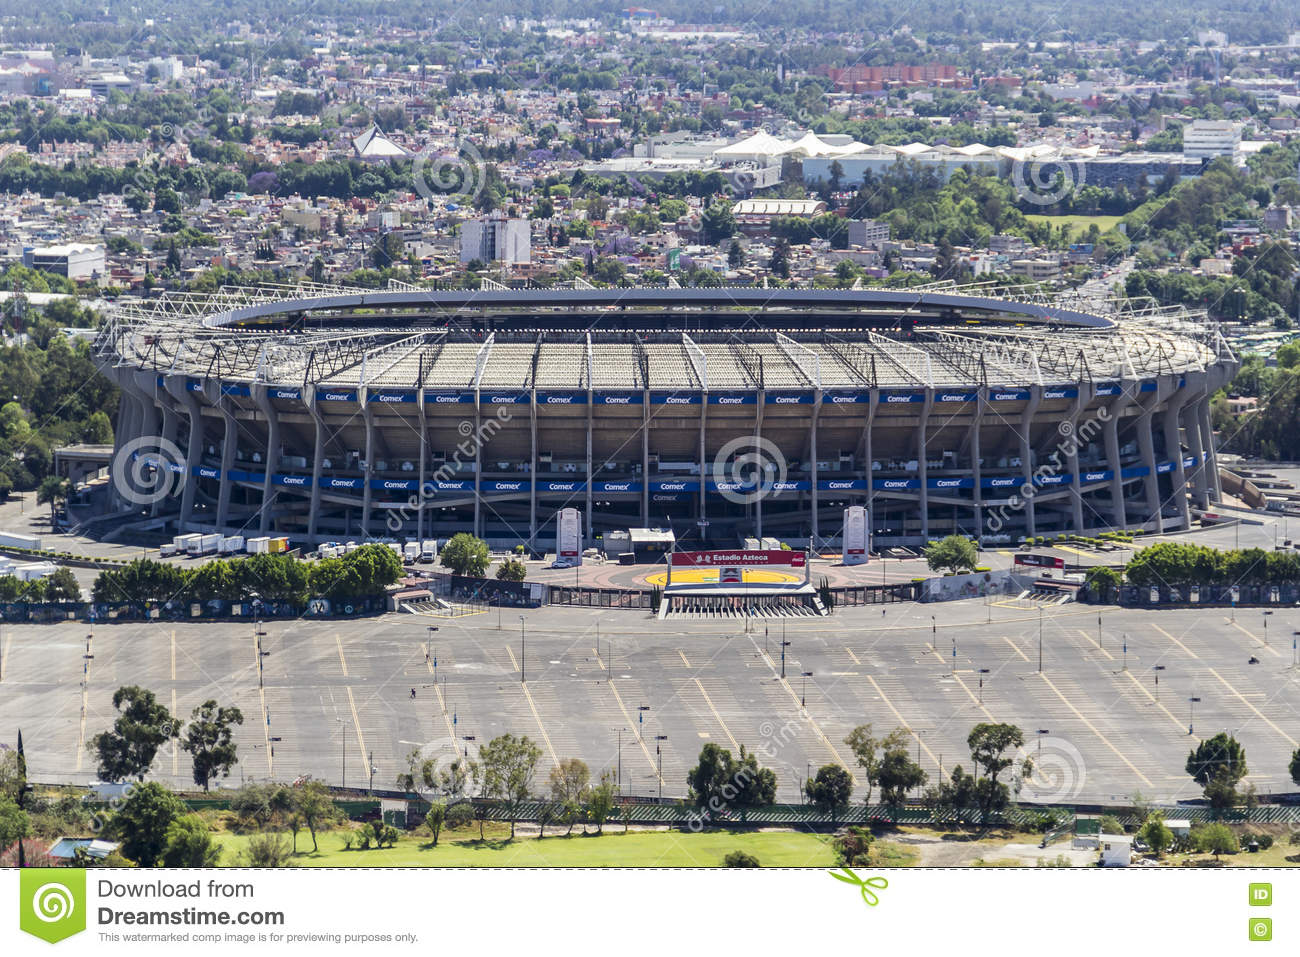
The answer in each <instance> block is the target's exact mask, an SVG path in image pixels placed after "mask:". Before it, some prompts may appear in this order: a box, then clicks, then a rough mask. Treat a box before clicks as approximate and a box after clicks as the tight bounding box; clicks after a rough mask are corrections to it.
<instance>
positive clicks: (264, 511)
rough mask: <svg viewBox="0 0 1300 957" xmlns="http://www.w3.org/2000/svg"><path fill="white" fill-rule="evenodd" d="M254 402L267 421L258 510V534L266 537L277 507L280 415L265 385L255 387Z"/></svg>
mask: <svg viewBox="0 0 1300 957" xmlns="http://www.w3.org/2000/svg"><path fill="white" fill-rule="evenodd" d="M252 391H253V401H254V402H256V403H257V407H258V408H259V409H261V410H262V416H263V418H265V419H266V451H265V452H264V453H263V455H262V468H263V469H264V471H263V474H262V507H261V508H260V509H259V510H258V516H257V534H259V535H265V534H267V532H269V531H270V529H271V513H272V509H273V508H274V505H275V483H274V482H273V481H272V478H271V477H272V476H273V475H274V474H275V469H276V466H277V465H279V463H280V414H279V412H277V411H276V408H275V406H274V405H272V404H271V395H270V391H269V390H268V388H267V387H266V386H264V385H254V386H253V390H252Z"/></svg>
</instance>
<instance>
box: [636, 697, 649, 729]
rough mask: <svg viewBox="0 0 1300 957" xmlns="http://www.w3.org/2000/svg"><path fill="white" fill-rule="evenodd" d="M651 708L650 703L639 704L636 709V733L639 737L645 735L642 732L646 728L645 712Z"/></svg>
mask: <svg viewBox="0 0 1300 957" xmlns="http://www.w3.org/2000/svg"><path fill="white" fill-rule="evenodd" d="M649 710H650V706H649V705H648V704H643V705H639V706H638V707H637V709H636V711H637V714H636V733H637V737H643V736H644V735H643V734H642V732H643V731H644V730H645V713H646V712H647V711H649Z"/></svg>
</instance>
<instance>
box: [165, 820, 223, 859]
mask: <svg viewBox="0 0 1300 957" xmlns="http://www.w3.org/2000/svg"><path fill="white" fill-rule="evenodd" d="M220 857H221V845H220V844H218V843H216V841H214V840H213V839H212V833H211V832H210V831H209V830H208V826H207V825H206V824H204V823H203V818H201V817H199V816H198V815H197V814H186V815H184V816H183V817H178V818H177V819H176V820H174V821H172V822H171V824H169V825H167V832H166V834H165V836H164V839H163V852H162V857H161V859H160V861H159V863H161V864H162V866H163V867H216V866H217V861H218V860H219V859H220Z"/></svg>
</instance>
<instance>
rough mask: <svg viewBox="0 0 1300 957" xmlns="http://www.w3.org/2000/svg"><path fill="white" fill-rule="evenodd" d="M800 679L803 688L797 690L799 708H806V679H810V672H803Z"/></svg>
mask: <svg viewBox="0 0 1300 957" xmlns="http://www.w3.org/2000/svg"><path fill="white" fill-rule="evenodd" d="M800 677H802V678H803V687H802V688H800V689H799V707H801V708H806V707H808V679H809V678H811V677H812V672H811V671H805V672H803V673H802V674H801V675H800Z"/></svg>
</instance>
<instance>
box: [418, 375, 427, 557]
mask: <svg viewBox="0 0 1300 957" xmlns="http://www.w3.org/2000/svg"><path fill="white" fill-rule="evenodd" d="M419 385H420V388H419V391H417V392H416V394H415V395H416V402H418V403H419V404H418V405H417V406H416V409H417V411H418V412H419V415H420V468H419V473H418V474H419V483H420V484H419V485H418V486H417V487H416V492H415V500H416V502H418V503H419V504H418V505H417V506H416V509H415V540H416V541H417V542H419V543H420V549H421V551H423V550H424V512H425V506H426V505H427V504H428V503H429V497H428V496H427V495H425V494H424V484H425V483H426V482H427V481H428V480H429V417H428V416H427V415H425V412H424V382H423V373H421V381H420V383H419Z"/></svg>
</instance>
